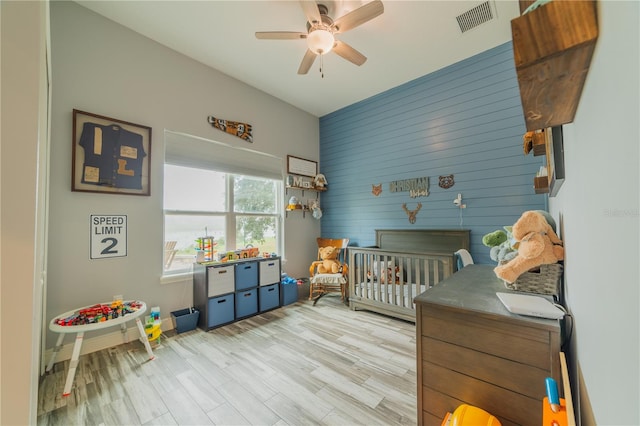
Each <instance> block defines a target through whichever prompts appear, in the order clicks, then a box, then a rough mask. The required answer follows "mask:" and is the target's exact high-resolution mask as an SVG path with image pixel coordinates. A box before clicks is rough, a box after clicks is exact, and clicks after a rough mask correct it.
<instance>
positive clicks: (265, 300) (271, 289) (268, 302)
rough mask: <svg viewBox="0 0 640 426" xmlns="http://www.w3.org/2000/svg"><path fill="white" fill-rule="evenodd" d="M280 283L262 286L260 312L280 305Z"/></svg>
mask: <svg viewBox="0 0 640 426" xmlns="http://www.w3.org/2000/svg"><path fill="white" fill-rule="evenodd" d="M279 290H280V289H279V286H278V284H277V283H276V284H271V285H267V286H264V287H260V292H259V296H260V297H259V299H260V312H264V311H268V310H269V309H274V308H277V307H278V306H280V291H279Z"/></svg>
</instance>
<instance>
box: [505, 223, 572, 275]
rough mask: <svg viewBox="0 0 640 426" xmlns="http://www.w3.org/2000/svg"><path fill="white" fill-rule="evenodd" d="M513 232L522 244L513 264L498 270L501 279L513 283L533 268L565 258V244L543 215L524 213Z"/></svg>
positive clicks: (519, 243) (514, 226) (511, 262)
mask: <svg viewBox="0 0 640 426" xmlns="http://www.w3.org/2000/svg"><path fill="white" fill-rule="evenodd" d="M511 231H512V235H513V238H514V239H515V240H516V241H517V242H518V254H517V256H516V257H515V258H514V259H513V260H511V261H510V262H508V263H506V264H503V265H498V266H497V267H496V268H494V271H495V273H496V275H497V276H498V278H501V279H503V280H504V281H506V282H508V283H513V282H515V281H516V280H517V279H518V277H519V276H520V275H522V274H523V273H525V272H527V271H529V270H530V269H533V268H536V267H538V266H540V265H543V264H553V263H557V262H558V261H560V260H563V259H564V248H563V247H562V241H561V240H560V238H558V236H557V235H556V233H555V232H554V230H553V228H552V227H551V225H549V223H548V222H547V220H546V219H545V217H544V215H542V214H541V213H540V212H538V211H526V212H524V213H523V214H522V216H520V219H518V221H517V222H516V223H515V224H514V225H513V228H512V229H511Z"/></svg>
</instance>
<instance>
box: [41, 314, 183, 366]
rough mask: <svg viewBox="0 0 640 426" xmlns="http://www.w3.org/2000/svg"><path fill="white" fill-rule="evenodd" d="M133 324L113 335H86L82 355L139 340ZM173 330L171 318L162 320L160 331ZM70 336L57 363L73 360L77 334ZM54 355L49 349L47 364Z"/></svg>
mask: <svg viewBox="0 0 640 426" xmlns="http://www.w3.org/2000/svg"><path fill="white" fill-rule="evenodd" d="M131 323H132V324H131V325H132V326H130V327H127V329H126V330H125V331H122V330H120V329H118V330H117V331H113V332H111V333H106V334H103V335H100V336H96V337H91V335H90V333H85V335H84V340H83V342H82V350H81V351H80V355H86V354H90V353H92V352H97V351H101V350H103V349H107V348H112V347H114V346H118V345H122V344H125V343H128V342H132V341H134V340H139V339H140V333H139V332H138V327H137V326H136V324H135V322H134V321H131ZM127 325H129V324H127ZM173 328H174V327H173V321H171V318H164V319H162V320H161V325H160V329H161V330H162V331H163V332H164V331H168V330H173ZM68 335H69V336H71V337H67V336H65V340H69V342H68V343H64V342H63V345H62V346H61V347H60V351H59V352H58V354H57V355H56V361H55V362H60V361H66V360H69V359H71V353H72V352H73V345H74V343H75V334H73V333H68ZM56 337H57V336H56ZM52 354H53V348H48V349H47V350H46V351H45V357H44V358H45V359H44V361H45V363H48V362H49V360H50V359H51V355H52Z"/></svg>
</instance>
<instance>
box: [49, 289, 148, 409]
mask: <svg viewBox="0 0 640 426" xmlns="http://www.w3.org/2000/svg"><path fill="white" fill-rule="evenodd" d="M131 302H136V303H138V304H140V305H141V306H140V307H139V308H138V310H136V311H133V312H131V313H128V314H126V315H122V316H120V317H118V318H115V319H110V320H106V321H102V322H96V323H92V324H80V325H59V324H58V323H57V320H58V319H60V318H68V317H71V316H72V315H74V314H77V313H78V312H79V311H81V310H83V309H88V308H91V307H93V306H95V305H90V306H85V307H83V308H80V309H74V310H72V311H69V312H65V313H63V314H60V315H57V316H55V317H54V318H53V319H52V320H51V322H50V323H49V330H51V331H53V332H55V333H60V336H58V341H57V342H56V347H55V348H54V349H53V354H52V355H51V359H50V360H49V364H48V365H47V369H46V371H47V372H49V371H51V369H52V368H53V364H54V362H55V360H56V355H57V354H58V352H59V351H60V347H61V346H62V341H63V340H64V335H65V334H67V333H76V341H75V343H74V345H73V352H72V353H71V362H70V363H69V372H68V373H67V381H66V382H65V384H64V391H63V394H62V396H68V395H69V394H70V393H71V385H72V384H73V379H74V377H75V375H76V369H77V368H78V359H79V358H80V349H81V348H82V340H83V339H84V333H86V332H87V331H95V330H103V329H106V328H109V327H115V326H118V325H119V326H120V328H121V329H122V331H123V333H124V332H125V331H126V329H127V328H126V323H127V322H128V321H131V320H135V322H136V325H137V326H138V331H139V332H140V340H142V343H143V344H144V346H145V348H146V349H147V353H148V354H149V360H152V359H153V358H154V355H153V351H152V350H151V345H149V340H148V339H147V333H146V332H145V331H144V326H143V325H142V323H141V322H140V317H141V316H142V315H144V313H145V312H146V311H147V304H146V303H144V302H142V301H140V300H135V301H133V300H129V301H125V302H124V303H125V304H127V303H131ZM101 305H107V306H108V305H110V303H102V304H101Z"/></svg>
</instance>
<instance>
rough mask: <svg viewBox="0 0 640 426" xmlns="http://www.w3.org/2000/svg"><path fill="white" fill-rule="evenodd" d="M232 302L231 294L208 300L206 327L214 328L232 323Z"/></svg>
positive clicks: (232, 296) (233, 316)
mask: <svg viewBox="0 0 640 426" xmlns="http://www.w3.org/2000/svg"><path fill="white" fill-rule="evenodd" d="M233 301H234V295H233V294H226V295H224V296H218V297H212V298H211V299H209V309H208V314H209V318H208V321H207V326H208V327H216V326H218V325H222V324H227V323H230V322H232V321H233V320H234V319H235V315H234V306H233Z"/></svg>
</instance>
